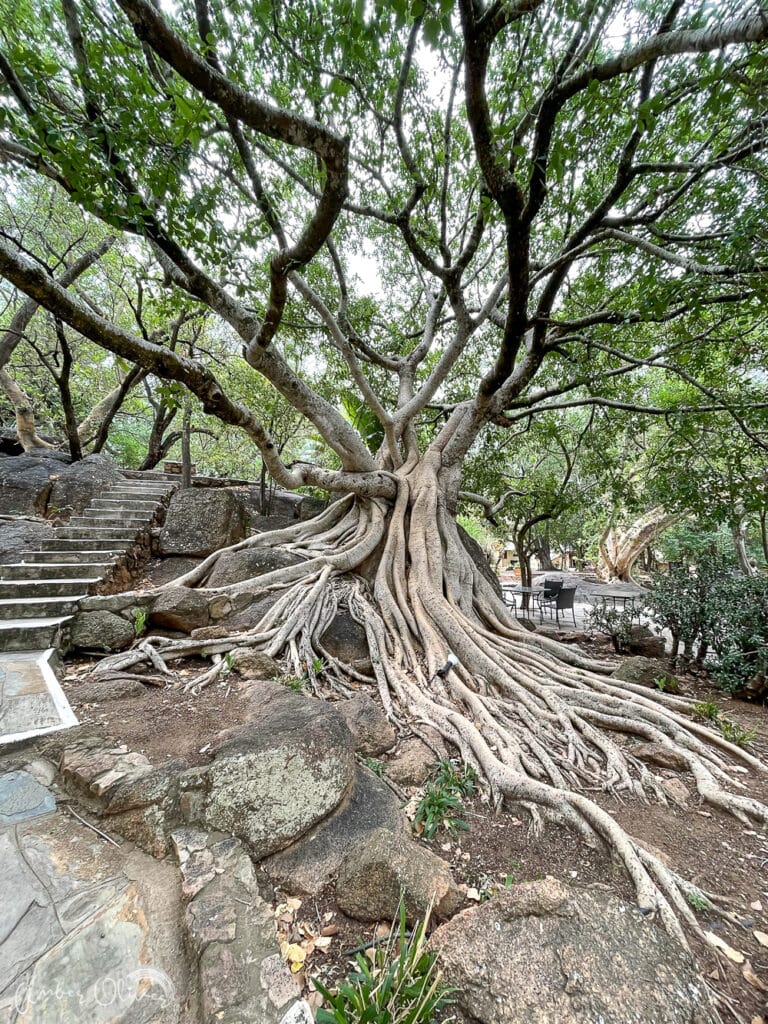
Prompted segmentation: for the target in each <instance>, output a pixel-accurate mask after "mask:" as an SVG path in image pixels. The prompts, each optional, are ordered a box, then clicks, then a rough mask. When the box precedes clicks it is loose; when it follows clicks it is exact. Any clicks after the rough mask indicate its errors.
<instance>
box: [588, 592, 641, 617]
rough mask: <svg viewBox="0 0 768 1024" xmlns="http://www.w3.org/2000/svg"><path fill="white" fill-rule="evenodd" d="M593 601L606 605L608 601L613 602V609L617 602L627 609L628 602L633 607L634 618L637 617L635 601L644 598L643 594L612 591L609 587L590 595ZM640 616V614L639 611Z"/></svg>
mask: <svg viewBox="0 0 768 1024" xmlns="http://www.w3.org/2000/svg"><path fill="white" fill-rule="evenodd" d="M589 596H590V599H591V600H592V601H602V602H603V604H605V603H606V602H607V601H612V602H613V607H614V608H615V607H616V602H617V601H621V606H622V608H623V609H626V607H627V602H629V603H630V604H631V605H632V618H634V616H635V601H636V600H638V598H642V594H628V593H627V592H626V590H611V589H610V588H609V587H605V588H601V589H600V590H599V591H593V592H592V593H591V594H590V595H589ZM637 614H638V616H639V615H640V612H639V611H638V613H637Z"/></svg>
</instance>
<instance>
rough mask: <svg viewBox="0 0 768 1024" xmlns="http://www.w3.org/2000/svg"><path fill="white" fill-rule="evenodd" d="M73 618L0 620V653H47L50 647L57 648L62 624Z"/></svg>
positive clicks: (67, 616) (59, 616)
mask: <svg viewBox="0 0 768 1024" xmlns="http://www.w3.org/2000/svg"><path fill="white" fill-rule="evenodd" d="M71 618H72V616H71V615H56V616H49V617H48V618H41V619H6V620H5V621H2V620H0V651H47V650H48V648H49V647H56V646H57V645H56V642H55V641H56V636H57V634H58V632H59V629H60V627H61V624H62V623H63V622H68V621H69V619H71Z"/></svg>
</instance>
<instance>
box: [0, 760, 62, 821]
mask: <svg viewBox="0 0 768 1024" xmlns="http://www.w3.org/2000/svg"><path fill="white" fill-rule="evenodd" d="M55 810H56V799H55V797H54V795H53V793H51V792H49V791H48V790H47V789H46V788H45V786H41V785H40V783H39V782H38V781H37V780H36V779H35V778H34V776H32V775H30V773H29V772H24V771H21V772H7V773H6V774H5V775H0V825H14V824H16V822H19V821H25V820H26V819H27V818H37V817H39V816H40V815H41V814H50V812H51V811H55Z"/></svg>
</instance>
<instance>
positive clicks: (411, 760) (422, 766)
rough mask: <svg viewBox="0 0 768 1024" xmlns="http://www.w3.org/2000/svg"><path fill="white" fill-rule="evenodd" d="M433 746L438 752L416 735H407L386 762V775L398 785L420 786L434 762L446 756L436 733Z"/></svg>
mask: <svg viewBox="0 0 768 1024" xmlns="http://www.w3.org/2000/svg"><path fill="white" fill-rule="evenodd" d="M431 739H432V737H431V736H430V740H431ZM435 747H436V748H437V750H438V752H439V753H437V754H436V753H435V751H434V750H432V749H431V748H430V747H428V746H427V744H426V743H424V742H423V741H422V740H420V739H419V738H418V736H409V737H408V738H407V739H404V740H403V741H402V743H401V744H400V746H399V747H398V749H397V751H396V752H395V754H394V756H393V758H392V760H391V761H390V762H389V763H388V764H387V769H386V770H387V775H388V776H389V777H390V779H392V781H393V782H396V783H397V784H398V785H400V786H420V785H421V784H422V782H424V780H425V779H426V778H427V776H428V775H429V773H430V771H431V770H432V768H433V767H434V765H435V763H436V762H437V761H438V760H440V758H441V757H446V756H447V754H446V752H445V747H444V745H443V741H442V739H441V738H440V737H439V736H438V735H437V734H435Z"/></svg>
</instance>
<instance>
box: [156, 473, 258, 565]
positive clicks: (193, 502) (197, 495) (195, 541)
mask: <svg viewBox="0 0 768 1024" xmlns="http://www.w3.org/2000/svg"><path fill="white" fill-rule="evenodd" d="M244 536H245V514H244V512H243V507H242V504H241V503H240V502H239V501H238V500H237V498H236V497H235V495H234V494H232V492H231V491H229V490H225V489H223V488H222V489H213V488H211V489H208V488H206V489H199V490H185V491H177V492H176V494H174V496H173V498H172V499H171V503H170V505H169V507H168V512H167V514H166V517H165V525H164V526H163V529H162V531H161V533H160V540H159V550H160V554H161V555H210V554H211V553H212V552H213V551H217V550H218V549H219V548H223V547H227V546H228V545H229V544H234V543H235V542H236V541H239V540H242V539H243V538H244Z"/></svg>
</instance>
